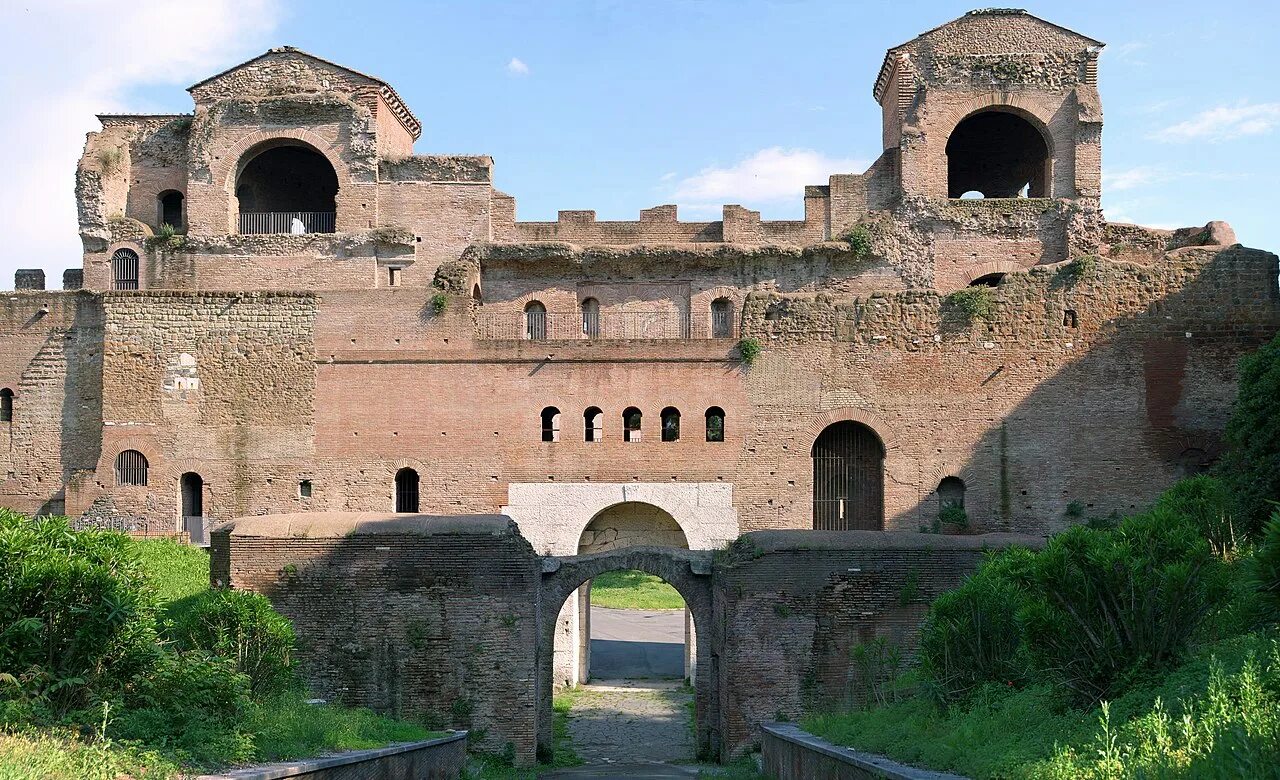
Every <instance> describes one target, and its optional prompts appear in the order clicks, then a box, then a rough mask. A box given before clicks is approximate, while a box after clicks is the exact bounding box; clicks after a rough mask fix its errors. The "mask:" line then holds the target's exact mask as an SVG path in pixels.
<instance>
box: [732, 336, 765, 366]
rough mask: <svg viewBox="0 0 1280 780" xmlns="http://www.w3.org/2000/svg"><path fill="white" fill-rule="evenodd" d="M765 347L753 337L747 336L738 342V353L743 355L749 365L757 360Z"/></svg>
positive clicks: (744, 360) (744, 361)
mask: <svg viewBox="0 0 1280 780" xmlns="http://www.w3.org/2000/svg"><path fill="white" fill-rule="evenodd" d="M762 351H763V349H762V348H761V346H760V342H759V341H757V340H756V339H753V338H745V339H742V340H741V341H739V342H738V354H739V355H740V356H741V357H742V362H743V363H746V364H747V365H748V366H749V365H751V364H752V363H754V362H756V358H758V357H760V353H761V352H762Z"/></svg>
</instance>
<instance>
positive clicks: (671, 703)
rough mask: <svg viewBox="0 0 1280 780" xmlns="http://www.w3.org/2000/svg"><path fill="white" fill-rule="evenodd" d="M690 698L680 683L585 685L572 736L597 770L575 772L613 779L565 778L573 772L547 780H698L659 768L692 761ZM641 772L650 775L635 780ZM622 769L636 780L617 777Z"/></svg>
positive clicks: (574, 714) (573, 719) (575, 710)
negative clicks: (561, 779)
mask: <svg viewBox="0 0 1280 780" xmlns="http://www.w3.org/2000/svg"><path fill="white" fill-rule="evenodd" d="M692 698H693V694H692V693H691V692H689V691H687V690H686V689H685V688H684V687H683V686H681V685H680V684H678V683H651V682H650V683H641V682H636V681H632V680H620V681H616V682H611V683H600V684H597V683H592V684H591V685H584V686H583V687H582V688H581V689H579V692H578V694H577V695H576V698H575V701H574V704H573V709H572V710H571V711H570V713H569V736H570V738H571V739H572V740H573V749H574V750H575V751H577V753H578V755H579V756H580V757H581V758H582V760H583V761H585V762H587V764H588V765H594V766H589V767H586V768H578V769H577V770H574V771H579V772H580V771H583V770H585V769H587V768H593V769H595V770H596V771H597V772H599V771H603V770H605V769H607V770H608V771H610V772H614V773H615V774H594V775H592V774H562V773H561V772H564V771H569V770H560V771H557V772H553V773H550V774H545V775H543V777H544V778H559V777H564V778H573V777H615V776H616V777H655V778H665V777H696V772H695V773H694V774H692V775H691V774H688V773H687V772H686V773H685V774H672V773H673V772H685V768H681V767H663V766H658V765H660V764H664V763H674V762H677V761H692V760H693V731H692V729H691V726H690V710H689V702H690V701H691V699H692ZM602 764H603V765H607V767H602V766H600V765H602ZM637 766H638V767H640V769H643V770H644V771H647V772H649V774H634V772H635V771H639V770H638V769H637V768H636V767H637ZM623 767H626V769H625V771H628V772H633V774H617V773H618V772H622V771H624V769H623ZM659 773H661V774H659Z"/></svg>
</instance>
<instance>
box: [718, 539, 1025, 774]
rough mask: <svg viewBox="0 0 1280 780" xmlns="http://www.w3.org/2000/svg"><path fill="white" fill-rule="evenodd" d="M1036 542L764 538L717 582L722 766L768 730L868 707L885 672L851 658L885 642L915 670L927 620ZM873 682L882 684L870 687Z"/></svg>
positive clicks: (732, 552)
mask: <svg viewBox="0 0 1280 780" xmlns="http://www.w3.org/2000/svg"><path fill="white" fill-rule="evenodd" d="M1010 543H1019V544H1036V543H1037V540H1035V539H1031V538H1026V537H1014V536H1011V535H1001V534H996V535H990V536H981V537H939V536H935V535H932V534H913V533H901V534H879V533H874V532H865V531H861V532H860V531H852V532H836V533H833V532H825V531H808V532H761V533H751V534H747V535H745V536H743V537H742V538H741V539H740V540H738V542H736V543H735V544H734V545H733V546H732V547H731V548H729V550H728V552H727V553H726V554H725V555H723V556H720V557H719V558H718V559H717V564H716V566H715V569H714V577H713V579H712V583H713V590H714V596H713V600H714V607H713V614H714V620H713V621H712V625H713V626H714V627H715V632H714V635H713V637H711V641H712V643H713V645H714V648H715V652H716V654H717V664H716V673H717V674H718V675H719V685H718V686H717V688H718V696H719V701H718V702H717V706H716V713H717V716H718V731H719V734H720V738H721V740H722V756H724V757H725V758H728V757H731V756H734V755H737V754H740V753H742V752H744V751H746V750H748V749H750V748H751V746H752V745H753V743H755V742H757V741H758V740H759V731H758V726H759V724H760V723H762V722H765V721H772V720H779V719H784V718H785V719H798V718H800V717H801V716H802V715H804V714H805V713H810V712H821V711H824V710H829V709H836V708H840V707H848V706H851V705H853V704H861V703H864V702H865V701H866V696H867V695H868V693H869V691H870V690H871V687H870V686H871V684H872V683H873V682H875V683H883V682H884V679H882V678H879V674H884V675H885V676H886V677H887V676H888V668H887V666H879V665H877V664H870V665H869V668H860V667H859V665H858V663H857V662H856V661H855V659H854V654H853V651H854V650H855V648H857V647H858V646H860V645H861V646H870V644H871V643H873V642H876V641H882V642H883V643H884V644H885V647H886V648H888V649H889V650H890V651H891V652H897V653H900V655H901V658H902V663H903V664H904V665H905V664H908V663H911V656H912V652H913V649H914V647H915V644H916V638H917V634H918V631H919V626H920V621H921V620H922V619H923V618H924V615H925V612H926V610H927V609H928V605H929V602H931V601H932V600H933V599H934V598H935V597H936V596H938V594H940V593H942V592H943V591H946V590H948V589H950V588H954V587H955V586H957V585H958V584H959V583H960V582H961V580H962V579H963V578H964V577H965V576H966V575H967V574H969V573H970V572H971V571H973V569H974V568H975V567H976V566H977V564H978V562H979V561H980V560H981V558H982V556H983V555H984V553H985V551H986V550H987V549H994V548H999V547H1002V546H1005V545H1007V544H1010ZM868 671H870V672H871V674H872V675H875V676H876V677H877V679H875V680H874V681H873V680H871V679H864V678H863V675H864V674H867V672H868Z"/></svg>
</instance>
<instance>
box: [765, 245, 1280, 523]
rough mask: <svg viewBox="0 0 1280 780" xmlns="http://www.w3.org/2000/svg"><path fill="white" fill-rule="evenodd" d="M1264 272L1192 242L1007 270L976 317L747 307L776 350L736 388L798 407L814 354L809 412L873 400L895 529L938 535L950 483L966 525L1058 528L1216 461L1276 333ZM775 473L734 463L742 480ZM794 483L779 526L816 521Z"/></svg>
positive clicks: (886, 305)
mask: <svg viewBox="0 0 1280 780" xmlns="http://www.w3.org/2000/svg"><path fill="white" fill-rule="evenodd" d="M1276 275H1277V259H1276V256H1275V255H1272V254H1269V253H1266V252H1261V251H1258V250H1250V249H1244V248H1241V247H1238V246H1236V247H1230V248H1225V249H1219V248H1217V247H1204V248H1199V247H1192V248H1185V249H1180V250H1176V251H1174V252H1172V253H1170V254H1169V255H1168V256H1166V257H1164V258H1163V259H1161V260H1158V261H1155V262H1154V263H1152V264H1150V265H1139V264H1135V263H1130V262H1125V261H1113V260H1107V259H1098V258H1094V259H1092V260H1089V261H1086V262H1077V263H1069V264H1063V265H1059V266H1049V267H1041V268H1035V269H1032V270H1031V271H1029V272H1026V273H1017V274H1008V275H1006V277H1005V278H1004V280H1003V281H1002V283H1001V284H1000V285H999V286H998V287H996V288H992V289H991V290H990V294H991V296H992V298H991V300H992V301H993V304H994V306H993V311H992V312H991V314H990V316H989V318H987V317H984V316H983V315H981V314H978V315H973V316H971V317H967V318H962V317H961V316H960V314H959V313H958V312H957V307H956V306H955V305H954V304H952V303H948V302H946V301H943V302H942V303H941V308H940V307H939V302H938V299H937V298H935V297H934V296H932V295H921V296H897V297H892V298H889V299H886V300H884V301H881V302H877V301H872V302H855V303H834V302H823V301H814V302H806V303H802V304H800V305H798V306H793V309H794V310H795V316H794V319H791V318H790V317H785V318H783V319H780V320H773V321H768V320H766V319H765V318H763V314H762V311H759V310H755V309H753V310H749V311H748V312H747V315H748V318H749V321H750V322H751V324H752V325H753V326H754V327H753V328H752V331H754V332H753V335H755V336H756V337H757V338H760V339H761V340H764V339H768V340H769V342H768V343H771V344H772V345H773V346H772V347H771V349H770V350H769V351H768V353H766V355H765V356H764V358H763V359H762V360H761V361H760V363H761V364H760V365H759V366H754V367H753V369H752V371H749V372H748V373H747V381H748V383H749V387H748V392H749V394H750V395H751V396H752V397H756V398H770V397H788V395H790V396H793V397H794V396H796V395H797V394H799V393H801V392H802V390H801V389H800V388H797V387H796V386H795V376H796V375H797V372H798V371H800V370H802V369H803V368H804V364H805V361H812V360H817V359H821V360H822V361H823V363H822V365H823V369H822V370H823V372H824V374H823V376H824V377H826V379H825V380H824V382H823V384H822V386H821V387H820V388H819V389H818V390H815V391H814V392H815V393H816V395H814V396H813V400H812V402H811V403H812V404H813V406H814V407H815V408H821V407H823V406H824V405H829V402H827V401H826V400H825V399H827V398H831V397H833V396H835V397H840V396H848V395H850V394H854V395H857V396H861V397H864V398H868V399H872V400H871V401H870V402H864V404H863V405H860V408H865V410H866V411H867V412H869V413H874V414H875V415H877V417H878V418H879V419H881V420H883V421H885V425H886V426H892V427H893V428H894V430H879V431H876V433H877V434H878V435H880V436H881V438H886V437H887V436H888V435H889V434H893V436H892V437H891V438H895V439H897V441H895V442H892V443H891V445H892V446H890V447H889V451H888V452H887V453H886V460H885V488H886V492H885V503H886V521H887V522H886V528H888V529H890V530H904V531H916V530H918V529H921V528H922V527H923V528H926V529H927V528H930V527H931V526H933V524H934V523H935V521H936V520H937V519H938V514H939V510H940V509H941V508H942V507H941V498H940V496H939V495H938V493H937V489H938V487H939V485H940V484H941V483H942V480H943V479H944V478H946V477H958V478H960V479H961V480H963V482H964V484H965V488H966V491H965V509H966V510H967V511H968V512H969V520H970V521H971V526H970V528H969V529H968V530H969V532H978V533H981V532H990V531H1017V532H1020V533H1035V534H1048V533H1053V532H1056V531H1058V530H1060V529H1062V528H1063V527H1065V526H1066V525H1068V524H1070V523H1072V522H1080V521H1083V520H1084V519H1085V516H1088V515H1106V514H1109V513H1111V512H1121V513H1124V512H1128V511H1131V510H1136V509H1139V508H1141V507H1142V506H1144V505H1145V504H1146V503H1148V502H1150V501H1151V500H1153V499H1154V498H1155V497H1156V496H1157V495H1158V494H1159V493H1160V491H1162V490H1163V489H1164V488H1165V487H1167V485H1168V484H1170V483H1171V482H1172V481H1174V480H1175V479H1177V478H1179V477H1181V476H1184V475H1186V474H1189V473H1195V472H1196V471H1197V470H1199V469H1202V468H1204V467H1206V466H1207V465H1208V464H1209V463H1211V462H1212V461H1213V460H1214V459H1215V458H1216V457H1217V454H1218V452H1219V450H1220V447H1221V444H1220V438H1221V433H1222V431H1223V429H1224V427H1225V425H1226V422H1227V419H1228V417H1229V415H1230V411H1231V405H1232V403H1233V401H1234V399H1235V390H1236V386H1235V382H1236V363H1237V361H1238V359H1239V358H1240V357H1241V355H1243V354H1244V353H1246V352H1248V351H1251V350H1253V349H1255V348H1256V347H1257V346H1258V345H1259V344H1261V343H1264V342H1265V341H1267V340H1268V339H1270V338H1271V337H1272V336H1273V335H1274V334H1275V332H1276V330H1277V328H1280V296H1278V294H1277V285H1276ZM873 304H875V305H873ZM824 307H825V308H824ZM757 308H758V307H757ZM824 312H825V315H824V316H819V315H820V314H823V313H824ZM788 319H791V321H790V322H788ZM960 319H966V320H967V321H965V322H958V321H959V320H960ZM949 323H950V325H949ZM958 325H963V327H959V326H958ZM824 329H825V330H824ZM934 334H939V335H940V338H941V341H940V342H938V343H936V344H935V343H934ZM775 337H776V338H775ZM830 340H836V341H847V342H853V343H854V344H856V345H858V346H854V347H852V348H850V349H848V350H832V349H831V346H830V345H829V344H828V343H826V342H827V341H830ZM815 343H816V345H815ZM922 344H923V346H922ZM886 351H890V352H892V357H893V359H891V360H887V359H885V357H884V355H885V353H886ZM837 382H838V383H837ZM1019 399H1020V400H1019ZM922 409H927V412H924V413H923V414H922V412H921V410H922ZM822 414H824V413H822V412H813V413H811V414H810V415H808V416H807V418H805V419H800V418H799V417H797V419H796V421H795V422H794V423H792V424H793V425H796V426H803V425H804V424H806V423H807V422H809V421H811V420H812V419H813V418H814V417H820V416H821V415H822ZM760 434H761V435H762V436H765V435H772V434H773V432H772V431H760ZM791 435H792V436H794V435H795V434H794V433H791ZM815 435H816V434H815ZM775 438H776V437H775ZM810 441H811V440H810ZM969 442H973V444H972V445H970V444H969ZM935 448H936V449H935ZM775 464H777V465H775ZM780 465H783V464H781V463H777V461H768V460H761V462H760V463H745V464H744V468H743V471H742V473H741V474H740V479H741V480H745V481H747V482H748V483H749V482H750V481H752V480H756V479H759V480H762V481H763V480H765V479H766V477H765V474H763V473H757V470H759V471H760V472H763V471H766V470H767V469H771V468H777V467H778V466H780ZM796 476H797V477H800V479H797V486H798V487H797V490H796V493H793V495H794V496H795V499H794V503H792V504H791V505H790V506H789V507H784V508H783V510H782V511H783V520H784V521H788V522H778V524H781V525H786V524H792V525H793V526H800V525H802V524H803V525H811V522H809V521H810V519H811V518H810V517H806V516H805V515H807V514H809V513H810V512H811V507H812V503H811V501H812V498H811V496H810V495H806V494H808V493H811V491H812V488H813V483H812V469H811V468H810V470H809V474H807V475H806V474H804V473H803V472H800V473H798V474H797V475H796ZM801 479H803V480H804V481H801ZM1073 502H1079V503H1078V504H1076V503H1073ZM1069 507H1070V510H1071V511H1070V512H1068V508H1069ZM759 509H760V508H758V507H750V506H747V507H743V508H742V514H743V517H744V521H746V522H748V523H750V522H752V521H755V522H760V520H759V518H758V517H756V516H755V515H753V511H755V512H756V514H757V515H758V514H760V512H759V511H756V510H759ZM767 509H769V510H772V511H774V512H775V513H777V512H778V510H774V509H773V508H772V507H769V508H767ZM770 524H771V525H772V524H775V523H772V522H771V523H770Z"/></svg>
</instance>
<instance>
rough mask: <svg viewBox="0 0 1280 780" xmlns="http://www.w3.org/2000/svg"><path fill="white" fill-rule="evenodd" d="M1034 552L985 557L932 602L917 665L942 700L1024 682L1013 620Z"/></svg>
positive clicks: (1022, 659)
mask: <svg viewBox="0 0 1280 780" xmlns="http://www.w3.org/2000/svg"><path fill="white" fill-rule="evenodd" d="M1034 557H1035V553H1033V552H1032V551H1030V550H1027V549H1025V548H1020V547H1014V548H1009V549H1007V550H1003V551H1001V552H998V553H995V554H992V555H990V556H989V557H988V558H987V559H986V560H985V561H984V562H983V563H982V564H981V565H980V566H979V567H978V570H977V571H976V572H974V573H973V574H972V575H971V576H970V577H968V578H967V579H965V581H964V582H963V583H962V584H961V585H960V587H958V588H956V589H955V590H951V591H947V592H946V593H943V594H942V595H941V596H939V597H938V598H937V599H935V600H934V602H933V605H932V606H931V607H930V608H929V613H928V615H927V616H926V617H925V621H924V625H923V627H922V629H921V632H920V650H919V654H920V666H921V672H922V673H923V675H924V678H925V681H926V688H928V689H929V690H930V691H931V692H932V693H933V694H934V696H936V697H937V698H938V699H940V700H942V701H947V702H954V701H960V700H963V699H965V698H967V697H968V696H970V695H971V694H973V693H974V692H975V691H976V690H978V689H979V688H980V687H981V686H983V685H985V684H987V683H992V682H999V683H1000V684H1005V685H1009V684H1012V685H1020V684H1021V683H1022V682H1023V681H1024V680H1025V679H1026V677H1027V674H1028V670H1027V660H1026V654H1025V652H1024V650H1023V648H1022V639H1021V632H1020V630H1019V625H1018V620H1017V615H1018V611H1019V610H1020V609H1021V608H1022V607H1023V604H1024V601H1025V598H1026V595H1025V588H1024V586H1023V584H1022V583H1023V581H1025V580H1026V579H1027V575H1026V572H1027V571H1028V570H1029V569H1030V567H1031V566H1032V565H1033V563H1034Z"/></svg>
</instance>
